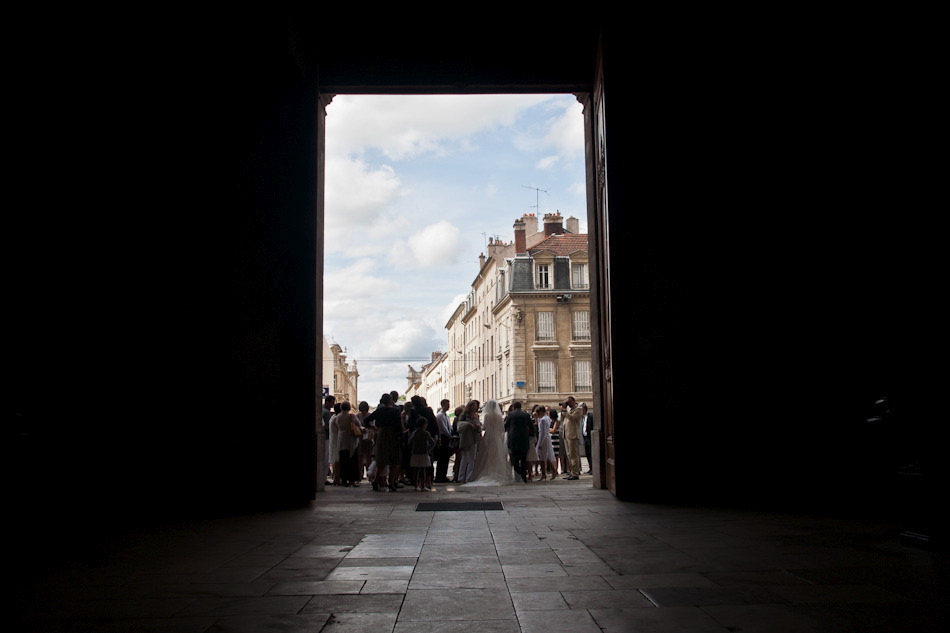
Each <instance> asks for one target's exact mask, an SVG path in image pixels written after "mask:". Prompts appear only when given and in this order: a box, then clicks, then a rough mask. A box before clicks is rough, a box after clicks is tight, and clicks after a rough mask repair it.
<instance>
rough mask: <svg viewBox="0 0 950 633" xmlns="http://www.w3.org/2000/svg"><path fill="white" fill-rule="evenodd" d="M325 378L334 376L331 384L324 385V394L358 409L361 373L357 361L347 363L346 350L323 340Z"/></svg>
mask: <svg viewBox="0 0 950 633" xmlns="http://www.w3.org/2000/svg"><path fill="white" fill-rule="evenodd" d="M323 367H324V372H323V375H324V377H330V376H332V377H333V378H332V382H331V383H330V384H327V383H324V385H323V393H324V394H327V393H329V394H332V395H333V396H334V397H335V398H336V401H337V402H349V403H350V404H352V405H353V407H354V408H356V405H357V404H358V403H359V400H357V398H359V393H358V384H359V376H360V372H359V370H358V369H357V367H356V361H355V360H354V361H353V362H352V364H351V363H349V362H347V359H346V350H344V349H343V348H342V347H340V345H338V344H337V343H327V340H326V338H324V339H323Z"/></svg>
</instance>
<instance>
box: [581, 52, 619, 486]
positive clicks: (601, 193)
mask: <svg viewBox="0 0 950 633" xmlns="http://www.w3.org/2000/svg"><path fill="white" fill-rule="evenodd" d="M603 68H604V66H603V57H602V56H601V55H598V60H597V71H596V74H595V79H594V91H593V93H592V94H591V95H588V96H587V99H586V100H585V103H584V113H585V127H586V134H587V223H588V233H589V235H590V257H591V277H592V279H591V289H592V292H591V335H592V338H593V350H592V356H593V359H594V361H595V362H594V363H593V364H594V391H595V398H594V399H595V401H596V402H597V403H598V408H599V411H595V412H594V420H595V428H594V431H593V432H592V434H591V450H592V452H593V454H594V456H593V466H594V473H593V474H594V487H597V488H605V487H606V488H607V489H609V490H610V492H611V493H613V494H614V495H616V494H617V489H616V482H617V478H616V470H615V469H616V462H615V457H616V449H615V446H614V432H613V429H614V420H615V412H614V393H613V381H612V378H611V376H612V362H613V352H612V343H611V337H610V333H611V331H612V330H613V327H612V323H611V315H612V314H613V310H612V309H611V296H610V292H609V289H610V288H611V287H612V286H611V280H610V267H609V265H608V262H609V261H610V241H609V235H610V230H609V229H610V227H609V222H608V216H607V150H606V148H607V141H606V122H605V120H604V116H605V110H606V109H605V106H604V72H603Z"/></svg>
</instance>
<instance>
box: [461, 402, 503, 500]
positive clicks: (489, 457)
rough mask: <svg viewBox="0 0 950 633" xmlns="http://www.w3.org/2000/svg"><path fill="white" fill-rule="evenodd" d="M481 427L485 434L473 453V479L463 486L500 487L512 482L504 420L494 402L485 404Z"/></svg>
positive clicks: (499, 408)
mask: <svg viewBox="0 0 950 633" xmlns="http://www.w3.org/2000/svg"><path fill="white" fill-rule="evenodd" d="M482 426H484V428H485V434H484V435H483V436H482V439H481V441H480V442H479V443H478V451H477V452H476V453H475V477H474V479H472V481H470V482H468V483H467V484H465V486H466V487H469V486H501V485H504V484H510V483H512V482H514V477H513V476H512V471H511V464H510V463H509V462H508V446H507V444H506V442H505V424H504V418H503V417H502V414H501V407H499V406H498V403H497V402H495V401H494V400H489V401H488V402H486V403H485V408H484V415H483V416H482Z"/></svg>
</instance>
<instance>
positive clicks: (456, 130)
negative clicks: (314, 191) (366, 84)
mask: <svg viewBox="0 0 950 633" xmlns="http://www.w3.org/2000/svg"><path fill="white" fill-rule="evenodd" d="M326 125H327V137H326V138H327V146H326V151H327V155H326V200H325V203H326V235H325V252H326V259H325V262H324V264H325V272H324V323H323V327H324V334H325V336H326V338H327V340H328V341H329V342H330V343H334V342H335V343H338V344H339V345H341V346H342V347H344V348H346V350H347V353H348V357H349V359H351V360H354V359H355V360H356V361H357V362H358V367H359V371H360V379H359V398H360V399H361V400H366V401H367V402H369V403H370V404H371V405H375V404H376V402H377V401H378V400H379V396H380V395H381V394H382V393H383V392H384V391H391V390H393V389H395V390H397V391H399V393H403V392H404V391H405V389H406V385H407V382H406V374H407V372H408V365H410V364H411V365H412V366H413V367H414V368H416V369H419V368H420V367H421V366H422V365H423V364H424V363H425V362H427V359H428V358H429V357H430V356H431V354H432V352H434V351H439V350H445V348H446V331H445V323H446V321H447V320H448V318H449V317H450V316H451V314H452V312H453V311H454V310H455V308H456V306H457V305H458V304H459V302H460V301H462V299H463V298H464V297H465V295H467V294H468V292H469V291H470V290H471V284H472V281H473V280H474V279H475V275H476V274H477V272H478V256H479V254H480V253H482V252H484V251H485V243H486V240H487V238H488V237H491V236H497V237H499V238H501V239H502V240H506V241H510V240H512V239H513V235H512V224H513V223H514V221H515V219H516V218H518V217H520V216H521V215H522V214H524V213H537V214H538V215H539V216H540V215H543V214H544V213H547V212H549V211H555V210H557V211H560V212H561V214H562V215H563V216H564V217H565V218H568V217H570V216H574V217H576V218H578V219H579V220H580V222H581V231H582V232H586V230H587V211H586V208H587V207H586V198H585V196H586V194H585V181H584V179H585V176H584V133H583V111H582V108H581V105H580V104H579V103H578V102H577V99H576V98H575V97H574V96H573V95H475V96H461V95H441V96H421V95H419V96H403V95H399V96H397V95H385V96H354V95H338V96H336V97H335V98H334V99H333V101H332V102H331V103H330V104H329V105H328V106H327V119H326ZM534 188H537V189H541V190H544V191H545V192H546V193H545V192H538V191H536V190H535V189H534Z"/></svg>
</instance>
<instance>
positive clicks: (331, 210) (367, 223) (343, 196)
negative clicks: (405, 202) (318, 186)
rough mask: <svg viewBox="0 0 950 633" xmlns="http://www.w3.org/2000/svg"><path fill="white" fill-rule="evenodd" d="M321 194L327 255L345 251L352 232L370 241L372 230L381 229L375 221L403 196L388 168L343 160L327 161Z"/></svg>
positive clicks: (396, 178)
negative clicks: (368, 238)
mask: <svg viewBox="0 0 950 633" xmlns="http://www.w3.org/2000/svg"><path fill="white" fill-rule="evenodd" d="M325 192H326V194H325V198H324V204H325V207H326V214H325V217H326V229H325V242H326V248H327V250H328V251H329V252H337V251H340V250H343V249H345V248H346V247H347V242H348V241H350V238H351V232H352V231H354V230H357V229H358V230H359V232H360V235H361V236H362V237H373V234H372V231H373V229H382V227H381V226H380V222H379V220H380V218H381V216H382V214H383V212H384V210H385V209H386V208H387V207H388V206H389V205H391V204H393V203H394V202H395V201H396V200H398V199H399V198H400V197H401V196H405V195H407V192H406V191H405V190H404V189H403V188H402V186H401V183H400V181H399V178H398V177H397V176H396V172H395V171H394V170H393V168H392V167H390V166H388V165H381V166H379V167H376V168H373V167H370V166H369V165H367V164H366V163H365V162H363V161H361V160H353V159H344V158H336V159H334V160H327V163H326V188H325ZM367 231H370V232H369V233H367Z"/></svg>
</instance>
